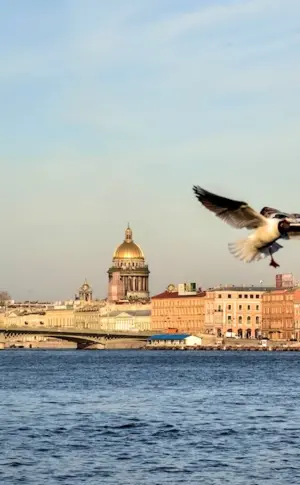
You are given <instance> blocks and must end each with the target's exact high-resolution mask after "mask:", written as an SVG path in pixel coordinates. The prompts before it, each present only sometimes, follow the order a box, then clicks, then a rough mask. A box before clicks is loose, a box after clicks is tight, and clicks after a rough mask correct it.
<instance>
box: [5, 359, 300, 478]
mask: <svg viewBox="0 0 300 485" xmlns="http://www.w3.org/2000/svg"><path fill="white" fill-rule="evenodd" d="M0 373H1V378H0V384H1V390H0V419H1V433H0V450H1V453H0V483H1V484H2V485H15V484H19V483H20V484H21V483H22V484H23V485H44V484H46V485H52V484H53V485H54V484H55V485H56V484H63V485H77V484H80V485H82V484H84V485H103V484H112V485H164V484H172V485H177V484H178V485H179V484H205V485H217V484H218V485H219V484H220V485H221V484H222V485H224V484H231V485H238V484H243V485H261V484H262V485H265V484H272V485H276V484H278V485H279V484H280V485H290V484H297V485H298V484H299V483H300V446H299V444H300V436H299V432H300V393H299V390H300V354H299V353H288V352H287V353H275V352H266V353H258V352H174V351H173V352H172V351H170V352H167V351H166V352H163V351H156V352H153V351H152V352H151V351H55V350H50V351H48V350H47V351H34V350H7V351H5V350H4V351H1V352H0Z"/></svg>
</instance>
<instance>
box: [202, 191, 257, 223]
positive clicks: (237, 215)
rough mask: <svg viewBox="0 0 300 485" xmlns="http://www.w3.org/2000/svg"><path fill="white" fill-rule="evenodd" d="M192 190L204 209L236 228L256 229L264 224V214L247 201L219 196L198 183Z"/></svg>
mask: <svg viewBox="0 0 300 485" xmlns="http://www.w3.org/2000/svg"><path fill="white" fill-rule="evenodd" d="M193 190H194V192H195V195H196V197H197V199H198V200H199V202H201V204H202V205H203V206H204V207H206V209H208V210H210V211H211V212H214V213H215V215H216V216H217V217H219V218H220V219H222V220H223V221H224V222H226V223H227V224H230V225H231V226H233V227H235V228H236V229H243V228H246V229H257V228H258V227H261V226H263V225H264V224H266V218H265V216H264V215H262V214H259V213H258V212H256V211H255V210H254V209H252V207H250V206H249V205H248V204H247V202H243V201H239V200H233V199H227V198H226V197H221V196H219V195H216V194H213V193H212V192H208V190H205V189H202V188H201V187H199V186H198V185H197V186H196V185H195V186H194V187H193Z"/></svg>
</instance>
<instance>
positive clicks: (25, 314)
mask: <svg viewBox="0 0 300 485" xmlns="http://www.w3.org/2000/svg"><path fill="white" fill-rule="evenodd" d="M4 325H5V327H6V328H7V330H9V328H11V329H13V328H18V327H25V328H26V327H29V328H32V327H36V328H37V329H41V328H43V327H47V328H48V327H53V328H68V327H73V326H74V311H73V309H50V310H45V309H44V308H41V309H38V308H34V309H30V308H28V309H24V308H20V309H18V308H16V309H13V310H10V311H8V312H7V313H6V315H5V317H4ZM9 343H10V344H11V345H13V344H16V345H18V346H24V347H29V346H32V347H42V346H46V347H74V344H71V343H70V342H66V341H64V342H63V341H62V340H60V339H55V338H50V337H43V336H42V335H30V334H29V335H18V336H15V337H11V338H10V341H9Z"/></svg>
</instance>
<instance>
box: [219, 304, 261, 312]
mask: <svg viewBox="0 0 300 485" xmlns="http://www.w3.org/2000/svg"><path fill="white" fill-rule="evenodd" d="M245 306H246V305H245ZM253 306H254V305H253ZM238 308H239V311H241V310H242V309H243V305H239V306H238ZM227 310H232V305H227ZM247 310H248V311H250V310H251V305H247ZM255 310H256V311H259V310H260V306H259V305H255ZM221 311H222V305H219V306H218V312H221Z"/></svg>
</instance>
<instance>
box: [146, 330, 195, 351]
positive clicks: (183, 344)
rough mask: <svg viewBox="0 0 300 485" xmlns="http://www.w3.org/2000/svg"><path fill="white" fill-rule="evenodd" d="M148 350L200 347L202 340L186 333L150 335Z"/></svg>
mask: <svg viewBox="0 0 300 485" xmlns="http://www.w3.org/2000/svg"><path fill="white" fill-rule="evenodd" d="M146 345H147V347H149V348H160V347H163V348H166V347H167V348H168V347H170V348H174V347H175V348H176V347H177V348H187V347H196V346H199V345H202V338H201V337H197V336H196V335H190V334H188V333H173V334H170V333H167V334H158V335H152V336H151V337H149V338H148V340H147V344H146Z"/></svg>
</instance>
